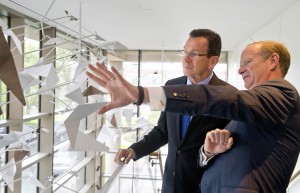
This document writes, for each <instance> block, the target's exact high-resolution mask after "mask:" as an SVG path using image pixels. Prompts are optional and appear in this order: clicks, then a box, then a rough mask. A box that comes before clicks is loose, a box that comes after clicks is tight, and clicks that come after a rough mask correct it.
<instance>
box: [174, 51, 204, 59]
mask: <svg viewBox="0 0 300 193" xmlns="http://www.w3.org/2000/svg"><path fill="white" fill-rule="evenodd" d="M178 53H179V55H180V56H189V57H191V58H197V57H199V56H209V54H199V53H198V52H196V51H194V52H188V51H187V50H178Z"/></svg>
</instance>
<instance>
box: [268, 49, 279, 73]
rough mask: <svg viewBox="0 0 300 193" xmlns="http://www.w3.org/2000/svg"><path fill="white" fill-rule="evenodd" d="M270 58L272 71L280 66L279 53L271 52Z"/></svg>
mask: <svg viewBox="0 0 300 193" xmlns="http://www.w3.org/2000/svg"><path fill="white" fill-rule="evenodd" d="M270 60H271V66H270V70H271V71H274V70H276V69H277V68H278V69H279V68H280V66H279V55H278V54H277V53H273V54H272V55H271V56H270Z"/></svg>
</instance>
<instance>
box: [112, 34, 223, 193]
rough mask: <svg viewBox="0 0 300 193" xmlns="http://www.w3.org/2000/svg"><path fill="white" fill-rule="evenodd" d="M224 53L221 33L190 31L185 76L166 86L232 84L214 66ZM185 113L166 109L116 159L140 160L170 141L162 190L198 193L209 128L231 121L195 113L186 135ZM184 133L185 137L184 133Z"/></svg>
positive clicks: (185, 46)
mask: <svg viewBox="0 0 300 193" xmlns="http://www.w3.org/2000/svg"><path fill="white" fill-rule="evenodd" d="M220 52H221V38H220V36H219V35H218V34H217V33H215V32H213V31H211V30H208V29H196V30H193V31H191V32H190V34H189V38H188V40H187V41H186V43H185V45H184V50H182V51H180V53H181V54H182V55H183V60H182V68H183V72H184V75H185V76H182V77H179V78H175V79H172V80H169V81H167V83H166V85H185V84H211V85H228V84H227V83H226V82H224V81H222V80H220V79H219V78H218V77H217V76H216V75H215V74H214V73H213V68H214V66H215V65H216V64H217V63H218V61H219V56H220ZM182 119H183V117H182V115H180V114H177V113H166V112H162V113H161V115H160V117H159V120H158V123H157V126H155V127H154V128H153V129H152V131H151V132H150V133H149V134H148V135H146V136H144V138H143V140H141V141H139V142H137V143H134V144H132V145H131V146H130V147H129V148H128V149H120V150H119V152H118V153H117V155H116V157H115V161H116V162H117V163H120V162H121V161H123V159H125V162H126V163H128V162H129V161H130V160H131V159H134V160H138V159H140V158H141V157H143V156H145V155H149V154H150V153H152V152H153V151H155V150H157V149H159V148H160V147H162V146H164V145H165V144H168V155H167V158H166V162H165V170H164V175H163V184H162V193H197V192H198V188H199V183H200V179H201V176H202V174H203V170H204V169H202V168H200V167H199V166H197V156H198V151H199V148H200V146H201V145H203V142H204V138H205V135H206V132H207V131H210V130H212V129H215V128H216V127H219V128H224V127H225V126H226V124H227V123H228V122H229V121H228V120H225V119H217V118H212V117H205V116H194V117H193V118H192V119H191V122H190V124H189V127H188V128H187V131H186V133H185V134H182ZM183 135H184V136H183Z"/></svg>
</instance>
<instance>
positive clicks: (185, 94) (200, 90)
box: [163, 81, 297, 127]
mask: <svg viewBox="0 0 300 193" xmlns="http://www.w3.org/2000/svg"><path fill="white" fill-rule="evenodd" d="M163 88H164V91H165V94H166V98H167V102H166V109H165V111H167V112H174V113H182V114H189V115H207V116H212V117H218V118H224V119H230V120H236V121H244V122H248V123H252V124H254V125H264V126H266V127H270V126H277V127H278V126H283V125H284V123H285V122H286V120H287V119H288V117H289V115H290V113H291V111H293V109H294V108H293V107H294V106H295V103H296V101H295V98H297V97H296V96H297V92H296V90H295V88H294V87H292V86H291V85H290V84H289V83H287V82H286V81H268V82H267V83H265V84H262V85H260V86H257V87H255V88H253V89H251V90H242V91H240V90H237V89H236V88H234V87H232V86H212V85H188V86H168V87H163Z"/></svg>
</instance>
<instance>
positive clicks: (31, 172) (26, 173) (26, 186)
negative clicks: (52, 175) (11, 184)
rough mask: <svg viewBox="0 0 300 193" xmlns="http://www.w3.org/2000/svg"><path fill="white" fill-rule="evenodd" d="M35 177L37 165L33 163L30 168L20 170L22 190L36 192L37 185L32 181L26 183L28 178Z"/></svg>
mask: <svg viewBox="0 0 300 193" xmlns="http://www.w3.org/2000/svg"><path fill="white" fill-rule="evenodd" d="M30 177H32V178H36V179H37V165H36V164H35V165H33V166H31V167H30V168H27V169H26V170H23V171H22V180H23V181H22V192H32V193H34V192H37V186H36V185H34V184H33V183H26V181H28V179H29V178H30Z"/></svg>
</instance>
